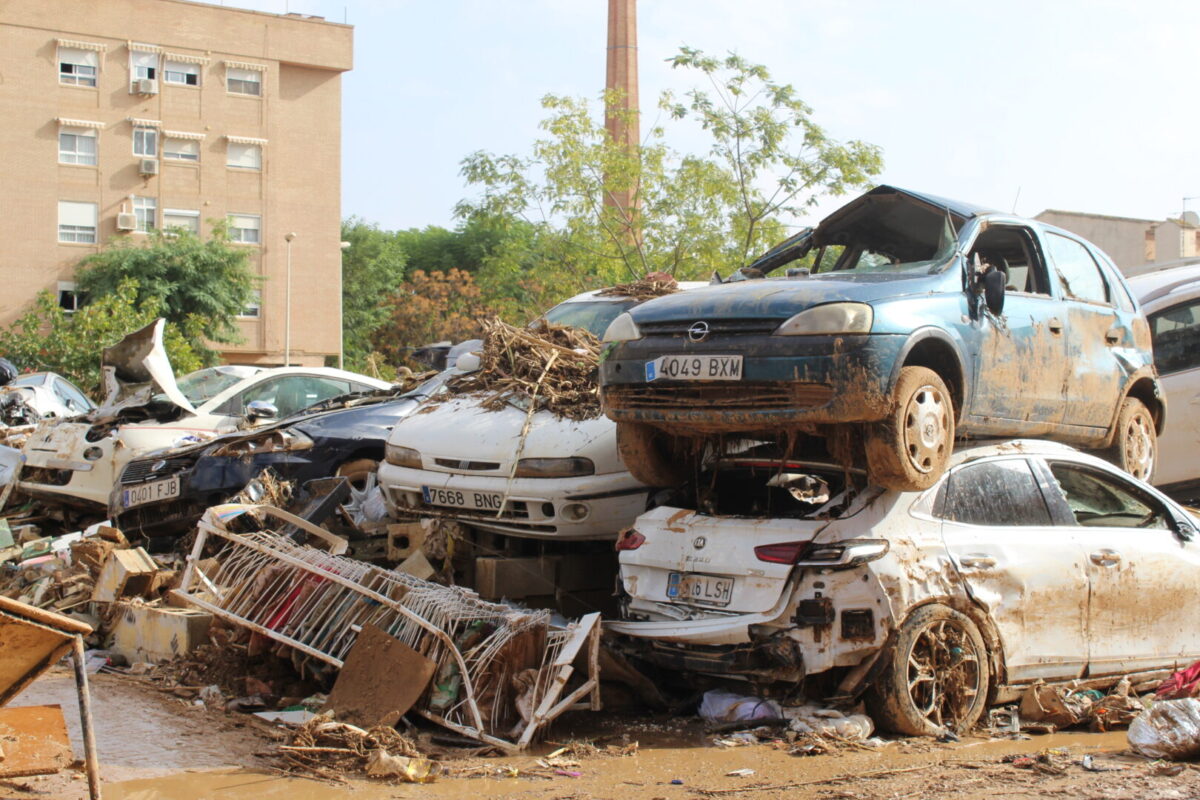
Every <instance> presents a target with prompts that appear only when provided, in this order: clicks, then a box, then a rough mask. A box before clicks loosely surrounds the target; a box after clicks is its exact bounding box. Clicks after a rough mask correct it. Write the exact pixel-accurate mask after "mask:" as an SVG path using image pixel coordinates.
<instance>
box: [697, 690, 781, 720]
mask: <svg viewBox="0 0 1200 800" xmlns="http://www.w3.org/2000/svg"><path fill="white" fill-rule="evenodd" d="M700 716H701V717H703V718H704V719H705V720H707V721H708V722H752V721H754V720H756V719H779V718H780V713H779V705H778V704H776V703H775V702H774V701H771V700H764V699H763V698H761V697H749V696H746V695H741V694H734V693H733V692H726V691H724V690H722V689H711V690H709V691H707V692H705V693H704V699H703V700H701V701H700Z"/></svg>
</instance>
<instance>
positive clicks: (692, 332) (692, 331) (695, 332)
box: [688, 320, 708, 342]
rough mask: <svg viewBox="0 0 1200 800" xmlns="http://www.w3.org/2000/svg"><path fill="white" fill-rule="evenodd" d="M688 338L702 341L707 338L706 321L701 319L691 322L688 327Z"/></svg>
mask: <svg viewBox="0 0 1200 800" xmlns="http://www.w3.org/2000/svg"><path fill="white" fill-rule="evenodd" d="M688 338H689V339H691V340H692V341H693V342H703V341H704V340H705V339H707V338H708V323H707V322H705V321H703V320H701V321H700V322H693V323H692V327H690V328H688Z"/></svg>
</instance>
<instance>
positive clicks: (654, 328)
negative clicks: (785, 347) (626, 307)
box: [638, 317, 786, 338]
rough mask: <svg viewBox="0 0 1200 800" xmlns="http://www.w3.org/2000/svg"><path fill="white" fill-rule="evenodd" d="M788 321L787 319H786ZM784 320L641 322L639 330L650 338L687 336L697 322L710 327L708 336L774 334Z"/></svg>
mask: <svg viewBox="0 0 1200 800" xmlns="http://www.w3.org/2000/svg"><path fill="white" fill-rule="evenodd" d="M784 319H786V317H785V318H784ZM784 319H702V318H699V317H697V318H696V319H689V320H686V321H679V320H671V321H669V322H639V323H638V330H640V331H641V332H642V333H643V334H645V335H648V336H687V332H688V328H690V327H692V326H693V325H695V324H696V323H697V322H704V323H705V324H707V325H708V336H709V337H710V338H711V337H712V336H721V335H730V336H738V335H745V334H755V333H763V334H770V333H774V332H775V329H776V328H778V327H779V326H780V325H782V324H783V322H784Z"/></svg>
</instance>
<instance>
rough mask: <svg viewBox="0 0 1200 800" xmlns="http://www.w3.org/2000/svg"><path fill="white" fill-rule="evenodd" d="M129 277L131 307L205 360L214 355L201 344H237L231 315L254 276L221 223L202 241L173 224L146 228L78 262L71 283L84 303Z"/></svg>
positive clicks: (254, 285)
mask: <svg viewBox="0 0 1200 800" xmlns="http://www.w3.org/2000/svg"><path fill="white" fill-rule="evenodd" d="M129 279H132V280H133V281H134V285H135V286H136V287H137V296H136V303H135V304H136V305H137V306H138V307H139V308H140V307H142V306H143V304H145V303H146V302H147V301H150V302H151V304H152V305H153V307H155V308H156V309H158V311H157V312H156V313H160V314H161V316H163V317H166V319H167V321H168V322H171V323H173V324H174V325H175V326H176V327H178V328H179V329H180V330H181V331H184V332H186V333H187V335H188V336H191V337H193V347H194V348H195V350H196V351H197V352H198V353H199V354H200V355H201V357H202V358H203V359H204V361H205V362H206V363H212V362H215V361H216V358H217V353H216V351H215V350H212V349H211V348H209V347H208V345H207V344H206V343H205V340H207V341H209V342H218V343H225V344H231V343H237V342H240V341H241V334H240V333H239V331H238V328H237V321H236V320H237V316H238V315H239V314H241V313H242V310H243V309H245V308H246V306H248V305H250V304H251V302H252V301H253V300H254V298H255V292H256V290H257V289H258V286H259V283H260V280H261V279H260V278H259V277H258V276H256V275H255V274H254V273H253V272H251V271H250V265H249V255H248V253H247V251H246V249H245V248H241V247H237V246H236V245H233V244H231V243H230V241H229V237H228V234H227V233H226V231H225V227H224V225H223V224H216V225H215V226H214V229H213V233H212V236H210V237H209V238H208V239H207V240H202V239H200V238H199V237H197V236H195V235H193V234H191V233H189V232H188V231H183V230H180V229H178V228H173V229H171V230H170V231H158V230H155V231H150V233H149V235H148V236H147V237H146V239H145V241H144V242H138V241H135V237H129V238H126V239H122V240H120V241H118V242H117V243H115V244H114V245H112V246H111V247H108V248H106V249H104V250H102V251H100V252H99V253H96V254H95V255H91V256H88V257H87V258H85V259H84V260H83V261H82V262H81V263H80V265H79V269H78V271H77V272H76V275H75V282H76V285H77V287H78V289H79V291H80V292H81V293H83V294H84V295H85V297H86V298H87V301H88V302H93V301H94V300H98V299H100V298H103V297H105V296H107V295H109V294H112V293H114V292H116V291H117V289H118V287H119V286H121V284H122V283H124V282H125V281H127V280H129Z"/></svg>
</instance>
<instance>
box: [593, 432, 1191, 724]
mask: <svg viewBox="0 0 1200 800" xmlns="http://www.w3.org/2000/svg"><path fill="white" fill-rule="evenodd" d="M722 467H723V469H722V470H721V471H720V472H719V473H718V476H717V480H716V482H715V483H709V482H705V483H704V485H703V486H702V487H701V488H700V489H699V490H693V491H692V492H681V495H680V497H679V499H678V503H677V504H676V505H674V506H671V505H668V506H662V507H659V508H655V509H654V510H652V511H649V512H647V513H646V514H644V515H643V516H642V517H640V518H639V519H638V520H637V522H636V523H635V524H634V527H633V528H632V529H631V530H630V531H628V532H627V533H625V534H624V535H623V536H622V538H621V539H620V540H618V543H617V549H618V550H619V551H620V564H621V573H620V579H621V584H622V586H623V589H624V593H625V596H624V598H623V601H622V602H623V611H622V616H623V620H622V621H617V622H612V623H609V624H608V626H607V627H608V630H609V631H610V632H611V633H616V634H621V635H622V637H621V639H620V641H621V643H622V646H623V647H624V648H625V649H626V650H627V651H630V652H632V653H633V654H635V655H638V656H640V657H642V658H645V659H648V660H650V661H652V662H655V663H657V664H658V665H660V666H662V667H665V668H667V669H670V670H684V671H692V672H698V673H707V674H718V675H726V676H730V675H739V676H742V677H746V678H750V679H752V680H755V681H760V682H761V681H772V680H779V681H787V682H793V683H800V682H803V683H802V685H803V687H804V689H805V690H806V691H808V692H809V693H811V694H818V695H819V696H821V697H823V698H825V699H831V698H836V699H839V700H841V701H843V702H853V701H856V700H857V699H858V698H859V697H863V698H864V699H865V700H866V701H867V703H868V708H869V709H870V710H871V712H872V715H873V716H874V717H875V719H876V722H878V723H880V724H881V725H882V726H883V727H886V728H889V729H891V730H894V731H897V732H899V733H908V734H917V735H921V734H932V735H937V734H941V733H942V732H944V731H945V730H947V729H950V730H953V731H956V732H963V731H965V730H967V729H969V728H971V727H972V726H973V725H974V724H975V722H976V721H978V719H979V718H980V715H981V714H982V713H983V712H984V710H985V709H986V706H987V704H988V703H989V702H994V703H1000V702H1011V701H1013V700H1015V699H1016V698H1017V697H1019V696H1020V693H1021V691H1022V689H1023V688H1024V687H1027V686H1029V685H1030V684H1031V683H1033V682H1034V681H1038V680H1045V681H1047V682H1058V681H1070V680H1074V679H1077V678H1083V677H1087V678H1089V679H1100V680H1101V681H1103V680H1108V681H1110V682H1111V683H1116V682H1117V681H1118V680H1119V679H1120V678H1121V677H1122V676H1130V677H1132V678H1134V683H1137V682H1138V680H1145V679H1148V678H1151V677H1156V676H1157V677H1165V674H1166V673H1164V672H1163V671H1165V670H1173V669H1175V668H1177V667H1180V666H1185V665H1188V664H1191V663H1192V662H1194V661H1195V660H1197V658H1200V628H1197V626H1196V624H1195V620H1194V611H1193V606H1194V603H1192V602H1191V601H1192V600H1194V599H1196V597H1197V591H1198V590H1197V588H1196V587H1198V586H1200V542H1197V541H1196V535H1197V527H1198V525H1200V522H1198V521H1197V520H1196V519H1195V518H1193V517H1192V516H1191V515H1190V514H1189V513H1188V512H1187V511H1186V510H1185V509H1184V508H1182V507H1181V506H1179V505H1178V504H1176V503H1175V502H1173V501H1171V500H1170V499H1168V498H1167V497H1166V496H1165V495H1163V494H1161V493H1160V492H1158V491H1157V490H1155V489H1153V488H1152V487H1150V486H1149V485H1147V484H1145V483H1143V482H1141V481H1139V480H1137V479H1136V478H1133V477H1131V476H1130V475H1128V474H1126V473H1124V472H1122V471H1121V470H1119V469H1118V468H1117V467H1114V466H1113V465H1111V464H1109V463H1108V462H1106V461H1103V460H1101V459H1098V458H1094V457H1092V456H1089V455H1086V454H1083V453H1080V452H1078V451H1076V450H1074V449H1072V448H1070V447H1067V446H1066V445H1059V444H1051V443H1047V442H1035V441H1016V442H1007V443H1002V444H981V445H975V446H970V447H966V448H964V449H961V450H959V451H958V452H957V453H956V454H955V455H954V457H953V459H952V461H951V467H950V469H948V470H947V472H946V474H945V475H944V476H943V477H942V478H941V480H939V481H938V483H937V484H935V485H934V486H933V487H932V488H930V489H928V490H926V491H923V492H910V493H905V492H897V491H890V490H884V489H881V488H879V487H865V488H861V489H858V490H856V489H854V488H853V484H854V483H855V481H854V480H853V479H851V480H850V485H849V486H848V485H847V474H846V472H844V471H843V470H842V469H841V468H840V467H836V466H834V465H830V464H824V465H822V464H813V463H785V462H781V460H780V459H779V458H777V457H775V458H771V457H766V456H764V457H761V458H755V457H753V456H752V455H748V456H743V457H739V458H736V459H731V460H729V461H727V462H725V463H724V464H723V465H722ZM710 488H711V491H710ZM687 500H690V501H691V502H685V501H687ZM704 507H707V508H709V509H712V510H711V511H710V512H707V513H705V512H698V511H696V510H694V509H697V508H704ZM1159 673H1161V674H1159Z"/></svg>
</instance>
